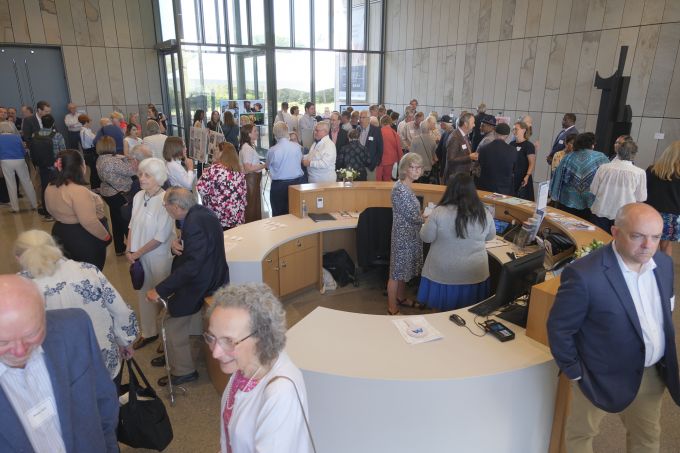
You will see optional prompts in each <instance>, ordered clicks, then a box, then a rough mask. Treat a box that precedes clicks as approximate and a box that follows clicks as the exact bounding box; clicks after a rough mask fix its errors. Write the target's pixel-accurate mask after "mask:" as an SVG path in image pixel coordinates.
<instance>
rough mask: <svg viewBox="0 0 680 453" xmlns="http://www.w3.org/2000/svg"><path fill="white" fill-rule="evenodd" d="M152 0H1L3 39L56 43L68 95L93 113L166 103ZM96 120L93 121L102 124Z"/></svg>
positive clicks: (143, 108)
mask: <svg viewBox="0 0 680 453" xmlns="http://www.w3.org/2000/svg"><path fill="white" fill-rule="evenodd" d="M153 3H154V2H153V0H120V1H116V2H112V1H110V0H0V44H5V45H12V44H22V45H25V44H34V45H57V46H60V47H61V49H62V55H63V59H64V67H65V69H66V79H67V85H68V89H69V95H70V99H71V101H72V102H75V103H76V104H78V105H79V106H82V107H83V108H84V109H85V110H86V111H87V113H88V115H90V117H91V118H93V119H98V118H99V117H101V116H106V115H108V114H110V113H111V112H112V111H113V110H118V111H121V112H124V113H125V114H126V115H127V114H128V113H131V112H135V111H138V112H140V114H141V117H142V119H144V118H146V104H148V103H150V102H152V103H154V104H156V105H158V106H159V109H161V108H162V105H161V104H162V95H161V78H160V72H159V64H158V55H157V52H156V50H155V49H154V45H155V44H156V31H155V26H154V17H153V9H152V8H153V7H152V4H153ZM95 122H96V123H97V124H93V126H98V121H95Z"/></svg>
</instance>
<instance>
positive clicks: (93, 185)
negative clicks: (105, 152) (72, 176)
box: [83, 148, 102, 189]
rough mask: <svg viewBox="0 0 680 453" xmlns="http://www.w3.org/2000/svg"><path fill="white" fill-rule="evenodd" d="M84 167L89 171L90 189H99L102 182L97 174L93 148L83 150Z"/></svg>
mask: <svg viewBox="0 0 680 453" xmlns="http://www.w3.org/2000/svg"><path fill="white" fill-rule="evenodd" d="M83 156H84V157H85V165H87V168H89V169H90V189H99V186H101V184H102V182H101V180H100V179H99V173H97V157H99V156H97V151H95V149H94V148H89V149H84V150H83Z"/></svg>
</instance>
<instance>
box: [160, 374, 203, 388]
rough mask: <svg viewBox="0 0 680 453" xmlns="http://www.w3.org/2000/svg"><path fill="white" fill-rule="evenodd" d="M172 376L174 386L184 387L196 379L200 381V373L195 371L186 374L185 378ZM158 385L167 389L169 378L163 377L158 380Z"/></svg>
mask: <svg viewBox="0 0 680 453" xmlns="http://www.w3.org/2000/svg"><path fill="white" fill-rule="evenodd" d="M171 376H172V385H182V384H186V383H187V382H193V381H195V380H196V379H198V371H194V372H193V373H189V374H185V375H184V376H175V375H174V374H173V375H171ZM158 385H160V386H161V387H165V386H166V385H168V377H167V376H163V377H162V378H160V379H158Z"/></svg>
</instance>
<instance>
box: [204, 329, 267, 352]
mask: <svg viewBox="0 0 680 453" xmlns="http://www.w3.org/2000/svg"><path fill="white" fill-rule="evenodd" d="M256 333H257V331H255V332H252V333H251V334H250V335H248V336H247V337H245V338H241V339H240V340H238V341H234V340H232V339H231V338H228V337H219V338H218V337H216V336H215V335H213V334H211V333H208V332H203V339H204V340H205V342H206V343H207V344H208V346H210V347H211V348H214V347H215V344H218V345H220V348H222V349H224V350H225V351H233V350H234V349H236V346H238V345H240V344H241V343H243V342H244V341H246V340H247V339H248V338H250V337H252V336H253V335H255V334H256Z"/></svg>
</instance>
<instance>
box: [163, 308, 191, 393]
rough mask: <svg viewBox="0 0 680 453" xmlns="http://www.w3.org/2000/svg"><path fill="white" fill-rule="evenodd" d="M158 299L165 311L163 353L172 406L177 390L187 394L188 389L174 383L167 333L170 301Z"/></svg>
mask: <svg viewBox="0 0 680 453" xmlns="http://www.w3.org/2000/svg"><path fill="white" fill-rule="evenodd" d="M158 301H159V302H160V303H161V304H163V311H162V312H161V339H162V340H163V354H164V355H165V371H166V373H167V375H168V392H169V394H170V406H174V405H175V390H179V394H181V395H186V393H187V389H186V388H184V387H182V386H181V385H178V386H177V387H175V386H174V385H172V375H171V374H170V356H169V353H168V340H167V336H166V334H165V318H166V317H167V316H168V302H167V301H166V300H165V299H163V298H162V297H159V298H158Z"/></svg>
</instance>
